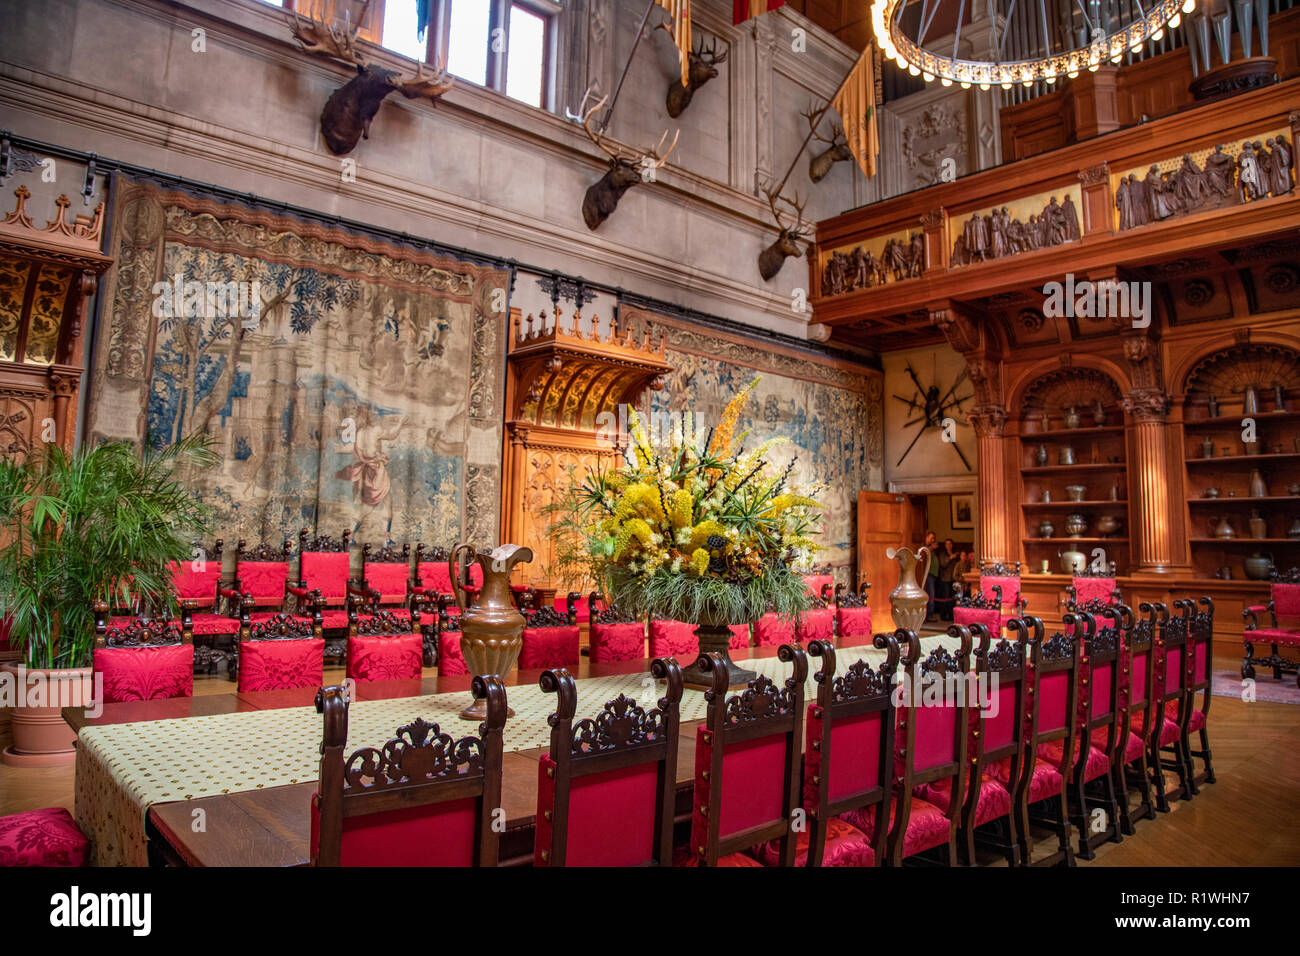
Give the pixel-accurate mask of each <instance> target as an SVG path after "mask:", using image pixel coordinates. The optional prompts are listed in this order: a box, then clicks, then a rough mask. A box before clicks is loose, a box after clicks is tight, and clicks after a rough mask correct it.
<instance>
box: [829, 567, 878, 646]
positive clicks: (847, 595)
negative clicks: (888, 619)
mask: <svg viewBox="0 0 1300 956" xmlns="http://www.w3.org/2000/svg"><path fill="white" fill-rule="evenodd" d="M870 587H871V585H870V584H868V583H867V582H866V581H863V582H862V585H861V587H860V589H859V590H858V591H857V593H854V592H853V591H850V590H848V589H847V588H846V587H845V586H844V585H843V584H837V585H835V635H836V638H837V640H838V641H839V645H840V647H858V646H860V645H862V644H870V643H871V642H872V636H871V608H869V607H867V591H868V590H869V589H870Z"/></svg>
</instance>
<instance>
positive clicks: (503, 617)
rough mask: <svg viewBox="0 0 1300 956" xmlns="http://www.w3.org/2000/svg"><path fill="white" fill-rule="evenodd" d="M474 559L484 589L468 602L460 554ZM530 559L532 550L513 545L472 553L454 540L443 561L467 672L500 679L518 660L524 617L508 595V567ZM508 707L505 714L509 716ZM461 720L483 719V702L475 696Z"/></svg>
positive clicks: (472, 674)
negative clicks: (456, 610)
mask: <svg viewBox="0 0 1300 956" xmlns="http://www.w3.org/2000/svg"><path fill="white" fill-rule="evenodd" d="M462 554H463V555H467V556H468V557H469V559H471V560H474V561H477V562H478V565H479V567H480V568H482V570H483V587H482V589H481V590H480V591H479V594H478V597H477V598H476V599H475V600H474V601H473V603H470V601H469V595H468V594H466V592H465V589H464V587H463V586H462V585H461V583H460V582H461V574H460V567H459V565H460V564H461V560H460V558H461V555H462ZM531 560H533V552H532V551H531V550H529V549H528V548H521V547H519V546H518V545H515V544H503V545H501V547H499V548H497V549H496V550H495V551H490V552H487V551H485V552H480V553H478V554H475V553H474V549H473V548H472V547H470V546H469V545H468V544H458V545H456V547H455V548H454V549H452V552H451V557H450V558H449V559H448V560H447V570H448V572H449V573H450V575H451V581H452V586H453V587H454V588H455V590H456V604H457V605H458V606H459V607H460V611H461V615H460V629H461V635H460V651H461V654H463V655H464V657H465V664H466V666H467V667H468V668H469V672H470V676H472V677H483V676H486V675H488V674H494V675H496V676H497V677H500V678H501V679H502V680H504V679H505V677H506V675H507V674H509V673H510V671H511V670H512V669H513V668H514V666H515V663H516V662H517V661H518V660H519V650H520V648H521V647H522V646H523V632H524V623H525V622H524V616H523V615H522V614H520V613H519V610H518V609H517V608H516V607H515V602H514V598H513V597H512V596H511V593H510V571H511V569H512V568H513V567H514V566H515V565H516V564H518V563H520V562H524V563H527V562H529V561H531ZM514 715H515V712H514V710H511V709H507V712H506V716H507V717H513V716H514ZM460 716H461V719H462V720H477V721H484V720H487V700H486V699H483V700H475V701H472V702H471V703H470V705H469V706H468V707H466V708H465V709H464V710H462V711H461V712H460Z"/></svg>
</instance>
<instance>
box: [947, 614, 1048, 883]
mask: <svg viewBox="0 0 1300 956" xmlns="http://www.w3.org/2000/svg"><path fill="white" fill-rule="evenodd" d="M970 632H971V639H972V641H973V642H975V649H974V652H973V653H974V659H975V665H974V672H975V677H976V681H977V686H982V687H984V688H987V693H988V695H989V698H988V703H987V705H986V706H981V707H973V708H971V711H970V731H971V732H970V736H969V738H968V745H967V750H968V754H969V760H970V771H969V773H970V783H969V784H967V787H966V795H965V798H964V799H965V802H964V803H963V805H962V810H961V818H960V827H959V829H958V834H957V840H958V847H959V848H960V849H961V851H962V853H963V855H964V856H965V862H966V863H967V864H969V865H974V863H975V846H976V844H978V845H980V846H987V847H990V848H991V849H996V850H997V851H998V852H1000V853H1002V854H1003V855H1004V856H1005V857H1006V858H1007V865H1008V866H1019V865H1020V864H1021V862H1022V861H1021V859H1020V838H1019V836H1018V834H1017V832H1016V823H1017V817H1016V814H1015V813H1014V812H1013V809H1014V808H1013V804H1012V791H1014V789H1015V786H1014V782H1015V781H1018V780H1019V779H1020V772H1021V769H1022V768H1023V766H1024V759H1025V700H1026V688H1027V687H1028V686H1029V681H1028V679H1027V674H1028V667H1027V666H1026V664H1027V661H1026V658H1025V650H1026V645H1025V642H1024V641H1023V640H1019V641H1017V642H1016V643H1014V644H1013V643H1011V642H1010V641H1008V640H1005V639H1001V640H999V641H998V642H997V644H993V635H992V633H991V632H990V631H989V629H988V628H987V627H985V626H984V625H983V624H972V625H970ZM930 800H931V802H932V803H934V804H935V806H938V807H940V808H941V809H947V804H946V803H945V801H944V800H943V799H942V797H941V796H940V794H939V793H938V792H935V791H931V792H930Z"/></svg>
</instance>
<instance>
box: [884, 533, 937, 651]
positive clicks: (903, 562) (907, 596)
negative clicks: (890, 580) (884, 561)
mask: <svg viewBox="0 0 1300 956" xmlns="http://www.w3.org/2000/svg"><path fill="white" fill-rule="evenodd" d="M885 557H887V558H889V559H890V560H893V561H897V562H898V587H896V588H894V590H892V591H890V592H889V613H890V615H891V616H892V617H893V618H894V626H895V627H901V628H903V629H904V630H908V631H919V630H920V629H921V625H922V624H924V623H925V609H926V606H927V605H928V604H929V603H930V596H929V595H928V594H926V593H925V590H924V589H923V588H921V587H919V586H918V584H917V569H918V565H919V567H920V571H921V576H922V577H924V574H925V569H926V568H928V567H929V562H930V549H929V548H926V547H922V548H920V549H919V550H917V551H913V550H912V549H911V548H889V549H888V550H886V551H885Z"/></svg>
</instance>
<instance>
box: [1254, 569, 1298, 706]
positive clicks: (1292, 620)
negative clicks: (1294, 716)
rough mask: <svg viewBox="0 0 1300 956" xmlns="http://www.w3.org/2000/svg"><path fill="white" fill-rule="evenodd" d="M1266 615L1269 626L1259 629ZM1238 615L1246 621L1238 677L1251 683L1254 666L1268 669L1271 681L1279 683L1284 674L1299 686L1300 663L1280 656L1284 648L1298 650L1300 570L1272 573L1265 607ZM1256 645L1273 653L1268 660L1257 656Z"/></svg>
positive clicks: (1255, 608) (1261, 606) (1256, 606)
mask: <svg viewBox="0 0 1300 956" xmlns="http://www.w3.org/2000/svg"><path fill="white" fill-rule="evenodd" d="M1265 611H1267V612H1268V615H1269V626H1268V627H1260V626H1259V623H1260V622H1259V618H1260V615H1261V614H1263V613H1264V612H1265ZM1241 613H1242V617H1244V618H1245V619H1246V629H1245V631H1243V632H1242V635H1241V638H1242V640H1243V641H1244V642H1245V645H1246V657H1245V659H1244V660H1243V661H1242V662H1241V676H1242V677H1243V678H1245V679H1247V680H1254V679H1255V667H1256V666H1259V667H1271V668H1272V669H1273V679H1274V680H1281V679H1282V675H1283V674H1295V675H1296V683H1297V684H1298V685H1300V662H1297V661H1294V660H1291V659H1289V658H1286V657H1283V656H1282V654H1281V649H1282V648H1284V647H1289V648H1291V649H1292V650H1300V568H1292V569H1291V570H1289V571H1287V572H1286V573H1284V574H1278V573H1277V572H1276V571H1274V572H1273V583H1272V585H1271V586H1270V587H1269V599H1268V604H1267V605H1255V606H1253V607H1248V608H1246V610H1244V611H1242V612H1241ZM1256 644H1269V645H1271V646H1272V648H1273V653H1272V654H1270V655H1269V656H1268V657H1259V656H1256V654H1255V645H1256Z"/></svg>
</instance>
